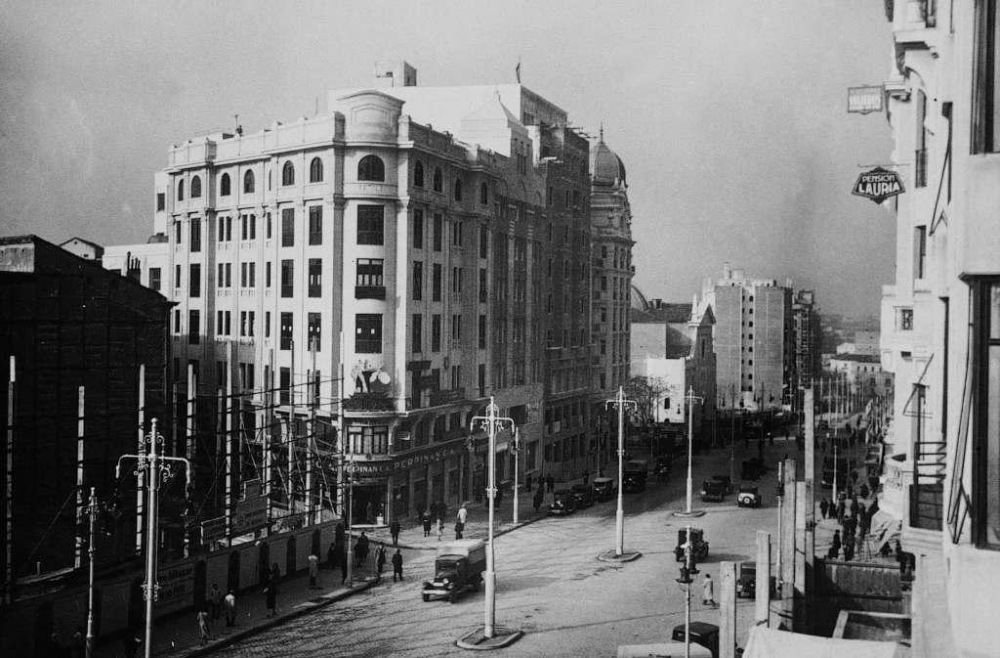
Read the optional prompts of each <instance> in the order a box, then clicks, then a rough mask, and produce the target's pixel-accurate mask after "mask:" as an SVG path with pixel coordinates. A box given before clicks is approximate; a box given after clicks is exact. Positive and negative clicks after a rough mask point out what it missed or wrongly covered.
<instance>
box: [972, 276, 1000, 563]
mask: <svg viewBox="0 0 1000 658" xmlns="http://www.w3.org/2000/svg"><path fill="white" fill-rule="evenodd" d="M972 294H973V336H972V344H973V353H972V363H971V364H970V367H971V368H972V377H973V384H972V390H973V399H972V401H971V408H972V413H973V416H972V423H973V429H972V431H971V433H970V436H971V439H972V441H973V445H972V451H971V453H972V460H973V461H972V507H973V509H972V511H971V519H972V534H973V538H974V541H975V543H976V545H977V546H980V547H989V548H994V549H997V548H1000V405H998V404H997V400H1000V281H998V280H996V279H987V280H982V279H977V280H973V281H972Z"/></svg>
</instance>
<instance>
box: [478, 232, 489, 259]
mask: <svg viewBox="0 0 1000 658" xmlns="http://www.w3.org/2000/svg"><path fill="white" fill-rule="evenodd" d="M489 256H490V232H489V230H488V229H487V228H486V227H485V226H480V227H479V257H480V258H489Z"/></svg>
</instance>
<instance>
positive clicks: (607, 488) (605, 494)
mask: <svg viewBox="0 0 1000 658" xmlns="http://www.w3.org/2000/svg"><path fill="white" fill-rule="evenodd" d="M617 493H618V487H616V486H615V481H614V480H612V479H611V478H603V477H601V478H594V498H596V499H597V500H611V499H612V498H614V497H615V494H617Z"/></svg>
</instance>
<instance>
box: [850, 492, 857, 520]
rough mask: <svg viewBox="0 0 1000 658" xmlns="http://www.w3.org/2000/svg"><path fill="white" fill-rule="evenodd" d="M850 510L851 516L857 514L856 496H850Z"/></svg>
mask: <svg viewBox="0 0 1000 658" xmlns="http://www.w3.org/2000/svg"><path fill="white" fill-rule="evenodd" d="M850 510H851V516H857V515H858V497H857V496H854V497H853V498H851V507H850Z"/></svg>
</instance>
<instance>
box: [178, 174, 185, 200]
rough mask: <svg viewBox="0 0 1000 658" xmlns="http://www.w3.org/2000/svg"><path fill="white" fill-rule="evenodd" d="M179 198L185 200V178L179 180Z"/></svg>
mask: <svg viewBox="0 0 1000 658" xmlns="http://www.w3.org/2000/svg"><path fill="white" fill-rule="evenodd" d="M177 200H178V201H183V200H184V179H183V178H182V179H180V180H179V181H177Z"/></svg>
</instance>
